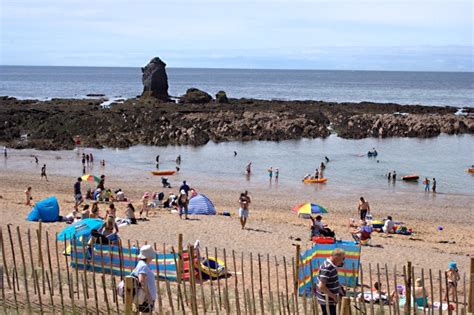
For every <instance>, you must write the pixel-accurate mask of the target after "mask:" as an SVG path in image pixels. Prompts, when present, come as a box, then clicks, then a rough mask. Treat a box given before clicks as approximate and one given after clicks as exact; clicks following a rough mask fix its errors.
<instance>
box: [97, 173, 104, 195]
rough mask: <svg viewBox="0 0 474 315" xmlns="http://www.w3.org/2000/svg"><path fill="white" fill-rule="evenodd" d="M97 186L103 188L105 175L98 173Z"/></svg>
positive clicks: (102, 189)
mask: <svg viewBox="0 0 474 315" xmlns="http://www.w3.org/2000/svg"><path fill="white" fill-rule="evenodd" d="M97 188H98V189H100V190H101V191H104V190H105V175H100V181H99V184H97Z"/></svg>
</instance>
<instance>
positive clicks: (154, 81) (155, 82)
mask: <svg viewBox="0 0 474 315" xmlns="http://www.w3.org/2000/svg"><path fill="white" fill-rule="evenodd" d="M165 68H166V63H164V62H163V61H162V60H161V59H160V58H158V57H155V58H153V59H152V60H151V61H150V62H149V63H148V64H147V65H146V66H145V67H144V68H142V73H143V77H142V82H143V93H142V95H141V97H142V98H150V97H151V98H155V99H159V100H161V101H164V102H168V101H169V100H170V97H169V95H168V76H167V75H166V69H165Z"/></svg>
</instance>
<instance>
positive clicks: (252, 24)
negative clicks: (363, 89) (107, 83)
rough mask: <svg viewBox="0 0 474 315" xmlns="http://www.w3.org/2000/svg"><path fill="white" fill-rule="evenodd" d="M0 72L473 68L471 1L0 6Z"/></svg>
mask: <svg viewBox="0 0 474 315" xmlns="http://www.w3.org/2000/svg"><path fill="white" fill-rule="evenodd" d="M0 11H1V22H0V40H1V41H0V64H1V65H53V66H54V65H70V66H120V67H137V66H144V65H145V64H146V63H147V62H148V61H149V60H150V59H151V58H152V57H154V56H159V57H161V58H162V59H163V60H164V61H165V62H166V63H167V64H168V66H169V67H198V68H270V69H336V70H413V71H474V62H473V58H474V1H473V0H398V1H390V0H357V1H356V0H353V1H347V0H330V1H327V0H311V1H310V0H308V1H298V0H294V1H290V0H252V1H227V0H220V1H206V0H203V1H196V0H174V1H168V0H95V1H87V0H0Z"/></svg>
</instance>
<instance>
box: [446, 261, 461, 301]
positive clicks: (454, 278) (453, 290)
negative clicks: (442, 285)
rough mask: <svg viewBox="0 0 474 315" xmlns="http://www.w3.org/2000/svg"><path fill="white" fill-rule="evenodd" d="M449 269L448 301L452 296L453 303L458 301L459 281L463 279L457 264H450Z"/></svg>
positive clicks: (447, 273)
mask: <svg viewBox="0 0 474 315" xmlns="http://www.w3.org/2000/svg"><path fill="white" fill-rule="evenodd" d="M448 267H449V269H448V270H446V278H447V279H448V290H447V291H446V300H448V297H449V294H451V299H452V300H451V301H456V297H457V287H458V281H459V280H460V279H461V277H460V276H459V270H458V266H457V264H456V262H454V261H451V262H450V263H449V266H448Z"/></svg>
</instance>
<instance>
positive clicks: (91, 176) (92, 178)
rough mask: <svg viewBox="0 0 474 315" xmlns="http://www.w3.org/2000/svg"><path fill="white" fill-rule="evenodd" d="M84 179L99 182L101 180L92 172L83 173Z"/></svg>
mask: <svg viewBox="0 0 474 315" xmlns="http://www.w3.org/2000/svg"><path fill="white" fill-rule="evenodd" d="M81 178H82V180H83V181H86V182H87V181H89V182H96V183H97V184H98V183H99V182H100V178H99V177H97V176H94V175H91V174H86V175H82V177H81Z"/></svg>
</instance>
